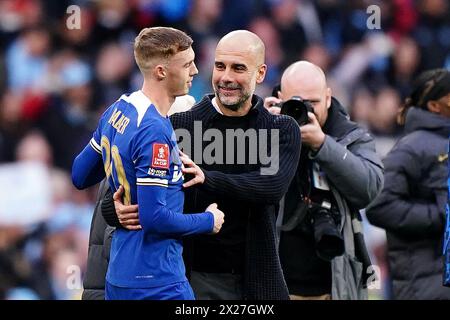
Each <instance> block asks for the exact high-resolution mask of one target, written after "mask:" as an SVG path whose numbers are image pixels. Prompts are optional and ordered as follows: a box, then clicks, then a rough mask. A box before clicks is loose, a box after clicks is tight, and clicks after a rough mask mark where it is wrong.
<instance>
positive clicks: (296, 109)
mask: <svg viewBox="0 0 450 320" xmlns="http://www.w3.org/2000/svg"><path fill="white" fill-rule="evenodd" d="M280 107H281V111H280V113H281V114H285V115H288V116H291V117H292V118H294V119H295V120H296V121H297V123H298V125H299V126H303V125H305V124H307V123H308V122H309V118H308V112H314V109H313V107H312V105H311V103H310V102H309V101H307V100H303V99H302V98H301V97H299V96H293V97H292V98H291V99H289V100H287V101H284V102H282V103H281V106H280Z"/></svg>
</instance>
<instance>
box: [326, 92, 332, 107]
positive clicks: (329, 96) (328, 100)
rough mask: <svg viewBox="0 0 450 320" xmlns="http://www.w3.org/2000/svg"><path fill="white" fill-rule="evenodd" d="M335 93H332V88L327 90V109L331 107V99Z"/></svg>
mask: <svg viewBox="0 0 450 320" xmlns="http://www.w3.org/2000/svg"><path fill="white" fill-rule="evenodd" d="M332 94H333V92H332V91H331V88H327V109H329V108H330V106H331V97H332Z"/></svg>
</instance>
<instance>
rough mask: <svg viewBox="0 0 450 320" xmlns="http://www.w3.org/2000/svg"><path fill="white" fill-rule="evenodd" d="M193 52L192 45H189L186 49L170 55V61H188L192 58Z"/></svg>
mask: <svg viewBox="0 0 450 320" xmlns="http://www.w3.org/2000/svg"><path fill="white" fill-rule="evenodd" d="M194 57H195V53H194V50H193V49H192V47H190V48H189V49H187V50H183V51H180V52H177V53H176V54H175V55H173V56H172V61H181V62H183V61H190V60H192V59H194Z"/></svg>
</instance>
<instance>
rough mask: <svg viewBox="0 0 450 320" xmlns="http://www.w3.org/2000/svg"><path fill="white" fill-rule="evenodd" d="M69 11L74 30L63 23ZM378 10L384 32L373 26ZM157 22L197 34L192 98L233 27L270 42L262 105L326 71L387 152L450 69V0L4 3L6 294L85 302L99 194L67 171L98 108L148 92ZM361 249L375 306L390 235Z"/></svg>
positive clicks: (1, 280) (0, 97) (1, 141)
mask: <svg viewBox="0 0 450 320" xmlns="http://www.w3.org/2000/svg"><path fill="white" fill-rule="evenodd" d="M70 5H77V6H79V8H80V9H81V11H80V22H81V24H80V28H79V29H77V28H76V29H69V28H68V24H67V22H68V19H70V17H71V14H72V13H73V11H70V12H69V13H67V8H68V7H69V6H70ZM370 5H377V6H378V7H379V8H380V13H381V15H380V18H381V20H380V27H381V29H373V30H371V29H369V28H368V27H367V20H368V18H369V16H370V14H369V13H367V12H366V10H367V8H368V6H370ZM72 19H73V18H72ZM156 25H164V26H173V27H177V28H180V29H182V30H184V31H186V32H187V33H188V34H189V35H191V36H192V38H193V39H194V49H195V52H196V64H197V66H198V69H199V75H198V76H197V77H196V78H195V79H194V83H193V87H192V89H191V95H192V96H194V98H195V99H196V100H197V101H198V100H200V98H201V97H202V95H203V94H205V93H209V92H211V84H210V76H211V71H212V67H213V59H214V49H215V46H216V44H217V41H218V39H220V37H221V36H223V35H224V34H225V33H227V32H229V31H231V30H235V29H248V30H251V31H253V32H255V33H256V34H258V35H259V36H260V37H261V38H262V40H263V41H264V42H265V44H266V63H267V65H268V74H267V77H266V80H265V81H264V83H263V85H261V86H259V88H257V93H258V94H259V95H261V96H262V97H266V96H270V95H271V92H272V88H273V87H274V86H275V85H276V84H277V83H278V81H279V79H280V76H281V73H282V71H283V70H284V68H285V67H287V66H288V65H289V64H290V63H292V62H294V61H296V60H300V59H304V60H308V61H311V62H313V63H315V64H317V65H319V66H320V67H321V68H322V69H323V70H324V71H325V73H326V74H327V77H328V81H329V84H330V86H331V88H332V90H333V93H334V96H335V97H336V98H338V99H339V100H340V101H341V102H342V104H343V105H344V106H346V107H347V111H348V112H349V114H350V115H351V117H352V118H353V119H354V120H355V121H357V122H359V123H361V124H364V125H365V126H366V127H368V128H369V129H370V131H371V132H372V133H373V135H374V136H375V137H376V142H377V150H378V152H379V153H380V155H381V156H382V157H384V156H385V155H386V153H387V152H388V151H389V150H390V148H391V147H392V146H393V144H394V143H395V141H396V140H397V139H398V137H399V136H400V135H401V133H402V128H400V127H398V126H397V125H396V121H395V119H396V114H397V111H398V109H399V107H400V106H401V103H402V101H403V99H404V98H405V96H406V95H407V94H408V92H409V88H410V85H411V80H412V79H413V78H414V77H415V76H416V75H417V74H418V73H419V72H421V71H423V70H425V69H429V68H437V67H446V68H450V14H449V1H448V0H392V1H381V0H380V1H377V0H370V1H364V0H317V1H310V0H173V1H172V0H170V1H169V0H91V1H88V0H85V1H75V0H58V1H55V0H1V1H0V183H1V186H2V187H1V192H0V299H79V298H80V296H81V291H82V287H81V280H82V277H83V272H84V270H85V266H86V257H87V243H88V237H89V226H90V220H91V216H92V213H93V207H94V204H95V197H96V189H95V188H91V189H88V190H86V191H76V190H75V189H74V187H73V186H72V184H71V181H70V169H71V164H72V161H73V158H74V157H75V155H76V154H77V153H78V152H79V151H80V150H81V149H82V148H83V147H84V145H85V144H86V143H87V142H88V141H89V139H90V137H91V134H92V131H93V130H94V129H95V126H96V124H97V120H98V119H99V116H100V115H101V114H102V112H103V110H104V109H105V108H106V107H108V106H109V105H110V104H111V103H113V102H114V101H115V100H117V99H118V98H119V97H120V95H121V94H122V93H124V92H132V91H135V90H137V89H139V88H140V86H141V83H142V79H141V77H140V74H139V71H138V69H137V67H136V65H135V63H134V59H133V51H132V49H133V48H132V43H133V40H134V37H135V36H136V35H137V33H138V32H139V31H140V30H141V29H142V28H144V27H149V26H156ZM366 241H367V243H368V245H369V247H370V249H371V254H372V259H373V260H374V261H373V262H374V263H375V264H376V265H378V266H379V267H380V270H381V275H382V282H381V287H380V288H378V289H374V290H371V298H372V299H389V298H390V289H389V285H388V281H387V280H388V277H389V273H388V270H387V266H386V262H385V235H384V231H382V230H379V229H376V228H374V227H371V226H369V225H368V224H366ZM71 266H72V267H71ZM73 266H75V267H73Z"/></svg>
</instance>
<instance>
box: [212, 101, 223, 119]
mask: <svg viewBox="0 0 450 320" xmlns="http://www.w3.org/2000/svg"><path fill="white" fill-rule="evenodd" d="M211 103H212V105H213V107H214V109H216V111H217V112H218V113H220V114H221V115H223V112H222V110H220V108H219V105H218V104H217V100H216V97H214V98H213V99H212V100H211Z"/></svg>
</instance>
